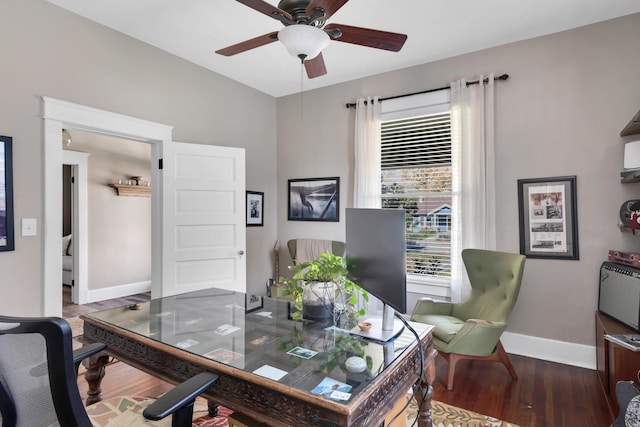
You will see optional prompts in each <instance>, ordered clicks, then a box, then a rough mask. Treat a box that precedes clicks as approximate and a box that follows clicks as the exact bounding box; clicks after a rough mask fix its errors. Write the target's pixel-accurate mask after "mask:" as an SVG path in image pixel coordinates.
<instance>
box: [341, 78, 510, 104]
mask: <svg viewBox="0 0 640 427" xmlns="http://www.w3.org/2000/svg"><path fill="white" fill-rule="evenodd" d="M508 79H509V74H502V75H501V76H497V77H494V78H493V80H494V81H498V80H508ZM482 82H483V83H488V82H489V78H488V77H485V78H484V80H483V81H482ZM478 83H480V80H474V81H472V82H467V87H469V86H471V85H477V84H478ZM445 89H450V86H445V87H439V88H437V89H429V90H423V91H421V92H413V93H405V94H404V95H396V96H389V97H387V98H380V100H379V102H382V101H388V100H390V99H397V98H404V97H406V96H412V95H422V94H423V93H429V92H437V91H439V90H445ZM366 103H367V102H366V101H365V104H366ZM346 107H347V108H355V107H356V103H355V102H352V103H350V104H346Z"/></svg>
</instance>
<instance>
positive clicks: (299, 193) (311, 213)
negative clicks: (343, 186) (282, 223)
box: [288, 177, 340, 222]
mask: <svg viewBox="0 0 640 427" xmlns="http://www.w3.org/2000/svg"><path fill="white" fill-rule="evenodd" d="M288 194H289V198H288V201H289V203H288V206H289V207H288V219H289V220H290V221H331V222H338V221H339V220H340V178H339V177H333V178H304V179H290V180H289V193H288Z"/></svg>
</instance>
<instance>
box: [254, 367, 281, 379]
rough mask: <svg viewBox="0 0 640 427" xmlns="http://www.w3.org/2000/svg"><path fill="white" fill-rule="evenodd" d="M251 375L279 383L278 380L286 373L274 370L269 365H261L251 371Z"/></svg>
mask: <svg viewBox="0 0 640 427" xmlns="http://www.w3.org/2000/svg"><path fill="white" fill-rule="evenodd" d="M253 373H254V374H257V375H260V376H262V377H265V378H269V379H270V380H274V381H280V378H282V377H284V376H285V375H287V374H288V372H287V371H283V370H282V369H278V368H274V367H273V366H270V365H262V366H261V367H259V368H258V369H256V370H255V371H253Z"/></svg>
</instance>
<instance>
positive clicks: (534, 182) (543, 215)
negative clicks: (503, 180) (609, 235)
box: [518, 175, 580, 260]
mask: <svg viewBox="0 0 640 427" xmlns="http://www.w3.org/2000/svg"><path fill="white" fill-rule="evenodd" d="M576 200H577V193H576V176H575V175H572V176H558V177H549V178H530V179H519V180H518V206H519V223H520V253H521V254H522V255H525V256H526V257H527V258H546V259H565V260H578V259H580V255H579V246H578V209H577V203H576Z"/></svg>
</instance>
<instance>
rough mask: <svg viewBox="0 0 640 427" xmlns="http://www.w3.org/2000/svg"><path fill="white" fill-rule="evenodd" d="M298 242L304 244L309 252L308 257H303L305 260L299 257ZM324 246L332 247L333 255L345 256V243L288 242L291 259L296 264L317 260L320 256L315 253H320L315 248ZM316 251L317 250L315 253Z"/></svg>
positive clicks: (293, 240) (301, 240)
mask: <svg viewBox="0 0 640 427" xmlns="http://www.w3.org/2000/svg"><path fill="white" fill-rule="evenodd" d="M298 241H300V242H304V244H305V245H306V246H307V247H306V248H305V249H306V250H307V251H306V253H307V256H303V258H304V259H303V258H300V256H299V255H300V254H299V251H298ZM322 246H326V247H329V246H331V253H332V254H334V255H340V256H344V248H345V243H344V242H340V241H338V240H317V239H291V240H289V241H288V242H287V248H288V249H289V254H290V255H291V259H292V260H293V263H294V264H295V263H296V262H303V261H309V260H311V259H315V258H317V256H318V255H320V254H319V253H315V252H318V250H317V249H316V248H315V247H322ZM314 249H316V250H315V251H314Z"/></svg>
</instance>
